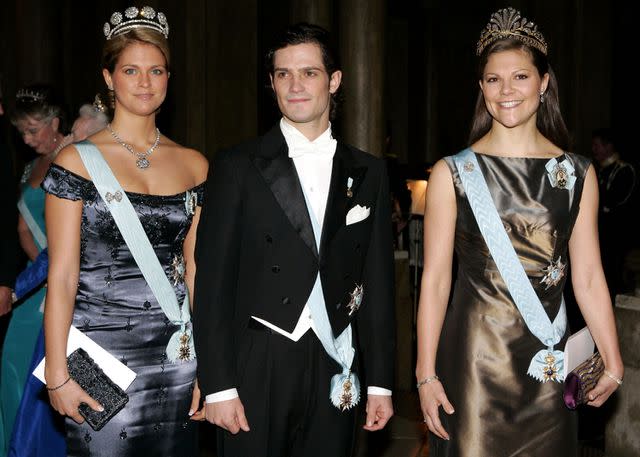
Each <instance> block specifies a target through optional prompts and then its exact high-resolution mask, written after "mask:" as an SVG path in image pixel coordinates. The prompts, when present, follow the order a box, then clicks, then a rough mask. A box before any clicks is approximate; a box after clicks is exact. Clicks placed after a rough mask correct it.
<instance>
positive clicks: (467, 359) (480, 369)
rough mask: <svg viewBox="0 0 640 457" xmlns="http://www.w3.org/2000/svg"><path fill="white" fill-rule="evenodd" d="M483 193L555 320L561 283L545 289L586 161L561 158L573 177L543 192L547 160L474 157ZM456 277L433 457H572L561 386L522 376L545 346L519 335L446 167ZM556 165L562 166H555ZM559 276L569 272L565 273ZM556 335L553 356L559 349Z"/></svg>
mask: <svg viewBox="0 0 640 457" xmlns="http://www.w3.org/2000/svg"><path fill="white" fill-rule="evenodd" d="M477 157H478V162H479V164H480V167H481V169H482V172H483V175H484V177H485V180H486V181H487V185H488V187H489V191H490V192H491V195H492V197H493V201H494V203H495V205H496V208H497V210H498V213H499V214H500V217H501V219H502V221H503V223H504V226H505V229H506V231H507V234H508V235H509V238H510V239H511V241H512V243H513V246H514V248H515V250H516V252H517V254H518V257H519V258H520V261H521V262H522V264H523V266H524V268H525V271H526V273H527V276H528V277H529V279H530V280H531V283H532V284H533V287H534V289H535V291H536V293H537V294H538V296H539V297H540V300H541V301H542V303H543V305H544V307H545V310H546V311H547V314H548V315H549V317H550V318H551V320H553V318H554V317H555V316H556V314H557V312H558V310H559V307H560V303H561V297H562V289H563V288H564V284H565V280H566V272H567V269H565V274H564V275H563V276H562V277H561V279H560V281H559V282H558V283H557V284H555V285H552V286H550V287H548V288H547V284H546V283H543V282H542V280H543V277H544V276H545V272H544V271H543V270H544V269H545V268H546V267H548V266H549V265H550V264H551V262H552V261H557V259H558V258H560V259H561V262H562V263H567V254H568V243H569V238H570V236H571V231H572V229H573V225H574V223H575V221H576V217H577V215H578V210H579V203H580V196H581V195H582V188H583V184H584V178H585V174H586V171H587V168H588V167H589V161H588V159H586V158H585V157H582V156H578V155H574V154H566V157H565V156H563V158H568V159H569V160H570V162H571V163H572V164H573V166H574V168H575V175H576V177H577V179H576V182H575V185H574V186H573V188H572V189H570V190H568V189H560V188H554V187H552V185H551V183H550V181H549V178H548V176H547V170H546V169H545V165H546V163H547V162H548V159H539V158H509V157H496V156H489V155H482V154H477ZM445 161H446V163H447V164H448V166H449V168H450V170H451V174H452V176H453V183H454V187H455V192H456V202H457V208H458V209H457V222H456V233H455V251H456V254H457V259H458V269H457V276H456V282H455V287H454V292H453V295H452V299H451V303H450V304H449V306H448V308H447V314H446V317H445V322H444V325H443V329H442V334H441V337H440V343H439V347H438V357H437V373H438V375H439V376H440V379H441V381H442V384H443V386H444V388H445V391H446V393H447V396H448V398H449V400H450V401H451V403H452V404H453V406H454V408H455V413H454V414H453V415H452V416H449V415H447V414H444V413H442V411H441V419H442V421H443V425H444V427H445V429H446V430H447V431H448V432H449V434H450V437H451V440H450V441H445V440H441V439H439V438H437V437H436V436H435V435H431V436H430V438H431V440H430V454H429V455H430V456H432V457H512V456H513V457H515V456H518V457H534V456H535V457H552V456H553V457H568V456H575V454H576V444H577V436H576V427H575V415H574V413H573V412H571V411H569V410H568V409H567V408H566V407H565V406H564V403H563V400H562V384H561V383H558V382H546V383H541V382H539V381H537V380H535V379H534V378H532V377H530V376H529V375H527V369H528V367H529V363H530V361H531V358H532V357H533V355H534V354H535V353H536V352H538V351H539V350H540V349H543V348H544V346H543V345H542V343H541V342H540V341H539V340H538V339H537V338H536V337H535V336H534V335H533V334H532V333H531V332H530V331H529V330H528V329H527V327H526V325H525V323H524V321H523V319H522V317H521V315H520V312H519V311H518V309H517V308H516V306H515V304H514V302H513V300H512V299H511V296H510V294H509V292H508V290H507V287H506V285H505V283H504V281H503V280H502V277H501V275H500V273H499V272H498V270H497V268H496V265H495V263H494V261H493V259H492V258H491V256H490V254H489V251H488V248H487V246H486V244H485V242H484V239H483V237H482V234H481V233H480V231H479V229H478V226H477V224H476V221H475V218H474V216H473V212H472V211H471V207H470V206H469V203H468V202H467V199H466V196H465V192H464V189H463V187H462V183H461V182H460V177H459V175H458V172H457V169H456V167H455V165H454V163H453V160H452V158H451V157H447V158H446V159H445ZM558 161H561V158H558ZM567 268H568V267H567ZM568 334H569V330H568V329H567V332H566V333H565V336H564V337H563V339H562V341H561V342H560V343H559V344H558V345H557V348H560V349H562V348H563V347H564V343H565V341H566V338H567V336H568Z"/></svg>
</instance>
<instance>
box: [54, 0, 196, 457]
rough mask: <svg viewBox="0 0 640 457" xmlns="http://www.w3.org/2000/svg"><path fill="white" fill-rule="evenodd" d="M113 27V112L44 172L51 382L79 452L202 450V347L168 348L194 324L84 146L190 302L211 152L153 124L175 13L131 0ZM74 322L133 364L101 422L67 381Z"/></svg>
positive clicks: (109, 34) (70, 441) (71, 449)
mask: <svg viewBox="0 0 640 457" xmlns="http://www.w3.org/2000/svg"><path fill="white" fill-rule="evenodd" d="M104 33H105V37H106V38H107V41H106V44H105V47H104V51H103V62H102V65H103V69H104V70H103V75H104V78H105V82H106V84H107V87H108V88H109V90H110V91H112V92H111V93H112V96H113V97H112V98H113V101H114V117H113V120H112V122H111V124H109V125H108V126H107V129H105V130H102V131H100V132H98V133H96V134H95V135H93V136H91V137H89V139H88V141H87V142H84V143H83V144H82V145H75V146H69V147H67V148H65V149H63V150H62V151H61V152H60V154H59V155H58V157H57V159H56V161H55V162H54V164H53V165H52V166H51V168H50V169H49V172H48V174H47V176H46V178H45V180H44V182H43V188H44V190H45V191H46V192H47V198H46V221H47V229H48V234H49V239H50V241H49V256H50V269H49V288H48V292H47V299H46V306H45V340H46V357H47V363H46V368H45V378H46V381H47V389H48V390H49V398H50V400H51V404H52V406H53V407H54V408H55V409H56V410H57V411H58V412H60V413H61V414H64V415H66V416H68V417H67V421H66V426H67V448H68V454H69V455H70V456H101V457H102V456H118V457H123V456H141V455H146V456H174V457H178V456H180V457H183V456H194V455H197V435H196V429H197V427H196V426H197V423H195V422H194V419H201V418H202V410H201V409H200V407H199V403H200V402H199V400H200V393H199V390H198V389H197V384H196V382H195V376H196V361H195V354H194V353H193V352H192V351H190V350H189V349H190V346H189V344H185V345H183V344H182V340H180V341H181V344H180V346H179V349H185V350H181V351H180V353H179V355H178V356H177V357H171V354H173V352H171V350H170V349H169V348H170V347H171V345H170V344H169V341H170V339H171V337H172V336H173V335H174V334H176V332H178V331H179V332H181V333H180V335H183V334H184V335H186V334H187V333H186V332H185V331H184V328H185V326H181V325H179V324H176V321H175V320H172V319H170V318H169V317H167V315H166V314H165V312H166V308H165V307H163V306H161V304H160V303H159V301H158V299H156V295H155V294H154V291H152V289H151V287H150V285H149V283H148V282H147V281H146V280H145V277H144V276H143V274H142V271H141V269H140V267H139V265H138V263H137V262H136V260H135V259H134V257H133V255H132V253H131V250H130V249H129V246H128V245H127V243H126V242H125V240H124V238H123V236H122V235H121V233H120V230H119V229H118V226H117V225H116V223H115V221H114V218H113V216H112V214H111V212H110V210H109V208H110V205H109V204H107V203H111V201H112V200H113V201H114V202H118V203H119V202H120V201H121V200H122V195H120V196H116V197H113V196H109V195H107V196H106V197H105V195H101V194H99V192H98V190H97V188H96V186H95V184H94V182H93V181H92V179H93V178H92V176H93V175H92V174H91V173H90V171H88V170H87V169H86V168H85V166H84V162H83V161H82V159H81V158H80V156H79V150H80V149H83V150H90V151H91V152H92V153H95V154H100V155H102V157H103V158H104V160H105V161H106V163H107V165H108V167H109V168H111V170H112V171H113V174H114V175H115V177H116V179H117V180H118V182H119V183H120V186H121V187H122V189H123V191H124V193H125V194H126V196H127V197H128V200H129V201H130V202H131V205H132V207H133V209H134V211H135V215H136V216H137V217H138V219H139V220H140V222H141V224H142V228H143V229H144V232H145V234H146V236H147V238H148V239H149V242H150V244H151V247H152V248H153V252H154V253H155V255H156V256H157V258H158V260H159V263H160V265H161V267H162V270H163V271H164V273H165V275H166V277H167V279H168V280H169V282H170V284H171V287H172V289H173V292H174V293H175V296H176V297H175V298H176V299H177V303H179V304H182V305H176V306H181V307H184V306H189V303H188V301H186V302H185V303H184V304H183V300H184V298H185V296H186V295H188V294H190V292H189V290H190V288H191V285H192V284H193V275H194V274H195V266H194V260H193V250H194V246H195V229H196V225H197V221H198V218H199V214H200V205H201V203H202V201H201V195H202V186H203V182H204V180H205V179H206V173H207V161H206V159H205V158H204V157H203V156H202V155H201V154H200V153H199V152H197V151H194V150H192V149H188V148H184V147H182V146H180V145H178V144H176V143H175V142H173V141H172V140H170V139H169V138H167V137H166V136H164V135H162V134H161V133H160V132H159V130H158V129H157V128H156V126H155V116H156V113H157V111H158V108H159V107H160V105H161V103H162V101H163V100H164V97H165V95H166V89H167V84H168V75H169V51H168V45H167V35H168V26H167V21H166V17H165V16H164V15H162V13H156V11H154V10H153V9H152V8H149V7H145V8H142V9H140V10H139V9H138V8H128V9H127V10H125V11H124V12H123V13H121V12H117V13H114V14H113V15H112V16H111V17H110V20H109V22H108V23H107V24H105V26H104ZM139 151H144V152H139ZM162 302H163V303H164V302H165V301H164V300H162ZM183 315H184V314H183ZM69 325H74V326H75V327H77V328H78V329H79V330H80V331H82V332H84V333H85V334H86V335H87V336H89V337H90V338H91V339H93V340H94V341H95V342H97V343H98V344H99V345H101V346H102V347H103V348H105V349H106V350H107V351H109V352H110V353H111V354H112V355H113V356H115V357H116V358H117V359H118V360H120V361H121V362H122V363H124V364H125V365H127V366H128V367H129V368H131V369H132V370H133V371H134V372H135V373H136V378H135V380H134V381H133V383H132V384H131V385H130V386H129V387H128V388H127V390H126V393H127V394H128V396H129V401H128V403H127V404H126V406H125V407H124V409H122V410H121V411H120V412H118V413H117V414H116V415H115V416H114V417H113V418H112V419H111V420H110V421H109V422H108V423H107V424H106V425H105V426H104V428H102V429H101V430H99V431H94V430H93V429H92V428H91V427H89V425H87V424H86V423H77V422H82V417H81V416H80V415H79V414H78V410H77V408H78V405H79V404H80V403H81V402H84V403H87V404H88V405H89V406H90V407H93V408H94V409H96V408H99V404H98V403H97V402H96V401H95V400H94V399H92V398H91V397H89V396H88V394H86V393H85V392H84V391H83V390H82V389H81V388H80V386H79V385H78V384H77V383H75V381H74V380H69V374H68V371H67V367H66V358H65V350H66V343H67V333H68V329H69ZM189 327H190V322H186V328H187V329H188V328H189ZM181 328H182V330H181ZM183 332H185V333H183ZM187 342H188V339H187ZM176 353H177V351H176Z"/></svg>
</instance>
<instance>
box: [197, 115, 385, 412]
mask: <svg viewBox="0 0 640 457" xmlns="http://www.w3.org/2000/svg"><path fill="white" fill-rule="evenodd" d="M280 130H281V131H282V134H283V135H284V139H285V141H286V143H287V147H288V149H289V157H290V158H291V159H292V160H293V164H294V165H295V167H296V171H297V173H298V178H299V179H300V185H301V186H302V188H303V189H304V193H305V195H306V196H307V199H308V201H309V203H310V204H311V210H312V211H313V213H314V215H315V217H316V219H317V220H318V222H319V223H320V225H321V226H322V223H323V221H324V213H325V211H326V209H327V198H328V197H329V185H330V184H331V169H332V167H333V156H334V155H335V153H336V146H337V141H336V140H335V139H334V138H333V137H332V136H331V124H329V128H328V129H327V130H325V131H324V132H323V133H322V134H321V135H320V136H319V137H318V138H316V139H315V140H313V141H309V140H308V139H307V137H305V136H304V135H303V134H302V133H301V132H300V131H299V130H298V129H296V128H295V127H294V126H292V125H291V124H289V123H288V122H287V121H285V120H284V118H282V119H281V120H280ZM251 317H252V318H253V319H255V320H257V321H258V322H260V323H261V324H263V325H264V326H266V327H268V328H270V329H271V330H273V331H275V332H278V333H279V334H281V335H283V336H284V337H286V338H289V339H290V340H292V341H298V340H299V339H300V338H302V336H303V335H304V334H305V333H307V331H308V330H309V329H313V321H312V320H311V312H310V310H309V305H305V307H304V309H303V310H302V314H301V315H300V318H299V319H298V323H297V324H296V327H295V328H294V329H293V332H291V333H289V332H287V331H286V330H283V329H281V328H280V327H277V326H275V325H273V324H272V323H270V322H268V321H265V320H264V319H260V318H257V317H255V316H251ZM367 392H368V393H369V394H372V395H391V391H390V390H388V389H383V388H381V387H375V386H369V387H368V389H367ZM237 396H238V392H237V390H236V389H228V390H224V391H222V392H217V393H214V394H209V395H207V397H206V401H207V403H214V402H218V401H224V400H230V399H232V398H235V397H237Z"/></svg>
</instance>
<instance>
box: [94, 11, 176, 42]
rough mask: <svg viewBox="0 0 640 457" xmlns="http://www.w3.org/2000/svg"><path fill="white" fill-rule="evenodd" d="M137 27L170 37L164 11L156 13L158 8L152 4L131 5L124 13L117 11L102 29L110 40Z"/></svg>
mask: <svg viewBox="0 0 640 457" xmlns="http://www.w3.org/2000/svg"><path fill="white" fill-rule="evenodd" d="M137 28H146V29H151V30H155V31H156V32H160V33H161V34H163V35H164V37H165V38H169V23H168V22H167V17H166V16H165V15H164V14H163V13H160V12H157V13H156V10H154V9H153V8H151V7H150V6H143V7H142V8H140V9H138V8H136V7H135V6H130V7H129V8H127V9H126V10H124V14H122V13H120V12H119V11H116V12H115V13H113V14H112V15H111V18H110V19H109V22H105V23H104V27H103V28H102V31H103V32H104V36H105V37H106V38H107V40H110V39H111V38H113V37H115V36H118V35H121V34H123V33H127V32H128V31H129V30H132V29H137Z"/></svg>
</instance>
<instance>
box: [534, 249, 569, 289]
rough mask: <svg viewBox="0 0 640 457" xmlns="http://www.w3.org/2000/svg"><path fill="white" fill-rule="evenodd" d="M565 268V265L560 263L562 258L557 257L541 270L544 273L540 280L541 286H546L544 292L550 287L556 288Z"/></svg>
mask: <svg viewBox="0 0 640 457" xmlns="http://www.w3.org/2000/svg"><path fill="white" fill-rule="evenodd" d="M566 267H567V264H566V263H562V257H558V260H556V261H555V262H554V261H553V260H551V262H550V263H549V266H547V267H546V268H543V269H542V272H543V273H545V275H544V277H543V278H542V279H541V280H540V282H541V283H542V284H546V286H547V287H545V290H547V289H549V288H550V287H553V286H557V285H558V283H559V282H560V280H561V279H562V278H563V277H564V271H565V268H566Z"/></svg>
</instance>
